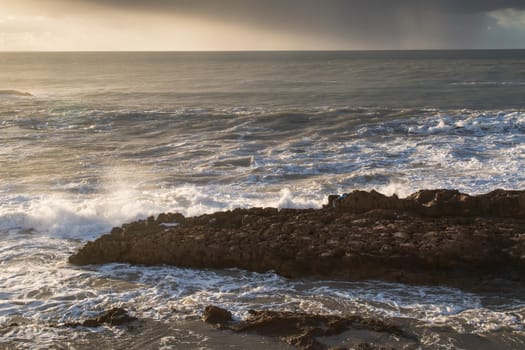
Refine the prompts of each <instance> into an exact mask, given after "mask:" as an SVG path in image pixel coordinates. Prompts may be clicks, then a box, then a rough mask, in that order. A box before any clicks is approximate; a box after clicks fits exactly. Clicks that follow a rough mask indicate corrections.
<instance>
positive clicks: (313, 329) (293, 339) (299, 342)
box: [206, 306, 417, 350]
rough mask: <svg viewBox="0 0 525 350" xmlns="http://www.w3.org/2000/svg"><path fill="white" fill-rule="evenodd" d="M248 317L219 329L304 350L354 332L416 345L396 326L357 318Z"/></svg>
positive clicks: (368, 346)
mask: <svg viewBox="0 0 525 350" xmlns="http://www.w3.org/2000/svg"><path fill="white" fill-rule="evenodd" d="M206 309H207V310H208V309H214V310H216V309H219V310H221V311H222V313H227V312H228V311H227V310H224V309H220V308H218V307H216V306H208V307H207V308H206ZM249 314H250V315H249V317H248V318H247V319H246V320H243V321H240V322H230V323H221V324H219V325H218V327H219V329H223V330H231V331H234V332H236V333H244V332H253V333H257V334H260V335H264V336H269V337H280V338H281V339H282V340H283V341H285V342H286V343H288V344H290V345H293V346H295V347H297V348H299V349H304V350H322V349H327V348H328V346H327V345H326V344H323V342H322V341H321V340H320V338H323V337H329V336H334V335H339V334H342V333H344V332H346V331H349V330H352V329H353V330H367V331H373V332H378V333H386V334H389V335H393V336H395V337H402V338H406V339H409V340H410V341H412V342H415V343H417V339H416V338H415V337H414V336H410V335H407V334H406V333H405V332H404V331H403V330H402V329H400V328H399V327H397V326H395V325H391V324H388V323H385V322H383V321H381V320H379V319H373V318H364V317H361V316H357V315H353V316H346V317H343V316H337V315H317V314H306V313H296V312H287V311H271V310H263V311H255V310H250V311H249ZM339 348H341V347H339ZM357 348H361V349H379V348H380V347H379V346H374V345H372V344H368V343H360V344H358V345H357Z"/></svg>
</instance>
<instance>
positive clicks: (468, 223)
mask: <svg viewBox="0 0 525 350" xmlns="http://www.w3.org/2000/svg"><path fill="white" fill-rule="evenodd" d="M69 261H70V262H71V263H73V264H78V265H86V264H101V263H110V262H126V263H132V264H143V265H162V264H167V265H176V266H180V267H194V268H232V267H237V268H243V269H247V270H251V271H256V272H266V271H268V270H274V271H276V272H277V273H279V274H281V275H283V276H287V277H301V276H321V277H329V278H340V279H347V280H360V279H382V280H386V281H395V282H405V283H417V284H450V285H455V286H476V285H478V284H479V283H481V281H482V280H484V279H487V278H489V279H490V278H496V277H500V276H502V275H508V276H511V277H512V278H518V279H524V275H525V273H524V271H525V270H524V269H523V268H524V267H525V192H524V191H503V190H497V191H493V192H490V193H488V194H484V195H479V196H469V195H467V194H462V193H460V192H458V191H454V190H423V191H419V192H416V193H414V194H412V195H410V196H409V197H407V198H404V199H400V198H398V197H397V196H392V197H387V196H384V195H382V194H380V193H378V192H374V191H372V192H364V191H355V192H352V193H350V194H347V195H343V196H330V197H329V203H328V204H327V205H326V206H325V207H324V208H322V209H318V210H315V209H303V210H299V209H282V210H277V209H275V208H251V209H235V210H233V211H225V212H217V213H214V214H207V215H201V216H198V217H193V218H185V217H184V216H182V215H181V214H172V213H166V214H161V215H159V216H158V217H157V218H153V217H151V218H149V219H147V220H140V221H136V222H133V223H130V224H125V225H123V226H122V227H119V228H114V229H113V230H112V231H111V233H110V234H107V235H103V236H102V237H100V238H98V239H97V240H95V241H94V242H88V243H87V244H86V245H85V246H84V247H82V248H81V249H80V250H79V251H78V253H76V254H75V255H73V256H71V257H70V259H69Z"/></svg>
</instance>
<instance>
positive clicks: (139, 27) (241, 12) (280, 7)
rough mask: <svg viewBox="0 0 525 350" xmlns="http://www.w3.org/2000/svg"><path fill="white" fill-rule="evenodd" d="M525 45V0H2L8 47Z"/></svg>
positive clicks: (0, 37)
mask: <svg viewBox="0 0 525 350" xmlns="http://www.w3.org/2000/svg"><path fill="white" fill-rule="evenodd" d="M440 48H447V49H461V48H465V49H468V48H525V0H5V1H4V0H0V50H4V51H5V50H64V51H70V50H73V51H76V50H89V51H90V50H166V51H168V50H346V49H350V50H357V49H440Z"/></svg>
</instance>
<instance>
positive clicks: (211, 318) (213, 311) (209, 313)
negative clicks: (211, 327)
mask: <svg viewBox="0 0 525 350" xmlns="http://www.w3.org/2000/svg"><path fill="white" fill-rule="evenodd" d="M202 320H203V321H204V322H206V323H216V324H223V323H228V322H230V321H233V318H232V313H231V312H230V311H228V310H225V309H222V308H220V307H217V306H213V305H209V306H206V308H205V309H204V315H203V316H202Z"/></svg>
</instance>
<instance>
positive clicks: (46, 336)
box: [0, 51, 525, 349]
mask: <svg viewBox="0 0 525 350" xmlns="http://www.w3.org/2000/svg"><path fill="white" fill-rule="evenodd" d="M17 92H29V93H31V94H32V96H24V95H21V94H19V93H17ZM423 188H456V189H459V190H461V191H464V192H467V193H471V194H477V193H484V192H488V191H490V190H494V189H497V188H504V189H525V51H395V52H389V51H378V52H243V53H239V52H224V53H124V52H123V53H0V348H23V349H25V348H28V349H38V348H41V349H47V348H50V347H51V348H64V349H66V348H77V349H88V348H92V347H93V345H94V344H95V345H96V346H97V347H99V348H122V349H123V348H126V349H130V348H133V347H132V346H130V344H139V345H140V346H139V345H137V348H141V349H142V348H151V349H158V348H163V349H194V348H202V349H221V348H223V346H224V343H222V345H221V341H224V340H219V339H220V338H217V335H216V334H215V333H213V332H212V331H209V330H208V328H206V327H201V326H198V325H199V323H195V320H196V319H197V318H198V317H199V315H200V313H201V312H202V310H203V308H204V306H206V305H207V304H210V303H213V304H216V305H221V306H225V307H227V308H229V309H232V310H233V311H234V312H235V317H238V318H240V317H244V316H245V315H246V313H247V310H248V309H250V308H271V309H287V310H296V311H308V312H323V313H334V314H350V313H354V312H357V313H360V314H364V315H373V316H379V317H384V318H396V319H403V320H406V322H407V324H410V327H412V329H413V330H414V332H415V333H417V334H418V335H419V336H420V338H421V341H422V343H421V348H422V349H441V348H442V349H456V348H464V349H523V348H525V330H524V320H525V293H524V292H523V290H516V289H514V288H503V287H502V289H501V290H498V291H497V292H479V293H473V292H468V293H467V292H464V291H460V290H457V289H452V288H445V287H417V286H406V285H399V284H387V283H382V282H375V281H368V282H359V283H357V282H334V281H319V280H315V281H313V280H293V281H290V280H286V279H284V278H281V277H279V276H277V275H275V274H272V273H271V272H268V273H267V274H255V273H247V272H244V271H239V270H227V271H210V270H189V269H178V268H174V267H149V268H146V267H137V266H129V265H124V264H111V265H106V266H91V267H87V268H77V267H73V266H70V265H68V263H67V257H68V256H69V255H70V254H71V253H73V252H74V251H76V249H78V247H80V246H81V245H82V244H83V243H84V242H85V241H86V240H89V239H94V238H96V237H98V236H99V235H101V234H103V233H106V232H108V231H109V230H110V229H111V228H112V227H113V226H117V225H121V224H123V223H126V222H129V221H132V220H135V219H138V218H144V217H147V216H150V215H156V214H159V213H161V212H167V211H171V212H181V213H183V214H184V215H187V216H193V215H198V214H202V213H209V212H213V211H217V210H226V209H232V208H236V207H252V206H263V207H264V206H277V207H280V208H284V207H292V208H294V207H295V208H308V207H314V208H317V207H320V206H321V205H322V204H323V203H325V202H326V197H327V196H328V195H329V194H337V193H343V192H349V191H351V190H354V189H376V190H378V191H380V192H382V193H385V194H389V195H390V194H393V193H397V194H398V195H400V196H405V195H408V194H410V193H411V192H413V191H416V190H418V189H423ZM502 285H505V283H503V282H502ZM113 306H122V307H125V308H126V309H128V310H130V312H131V313H132V314H134V315H136V316H138V317H140V318H147V319H150V320H152V322H153V323H152V324H155V326H151V328H150V329H147V330H143V331H141V332H142V333H140V334H141V335H140V341H139V339H135V338H133V337H134V335H133V334H130V333H129V332H128V331H125V330H118V329H117V330H116V329H112V328H104V329H102V328H99V329H95V330H88V329H81V328H79V329H64V328H54V327H50V326H49V325H50V324H56V323H63V322H69V321H75V320H78V319H82V318H86V317H90V316H93V315H96V314H97V313H98V312H100V311H102V310H105V309H108V308H110V307H113ZM14 323H16V324H17V326H10V325H12V324H14ZM267 341H268V340H265V339H262V338H260V339H259V338H254V339H252V338H249V339H244V338H242V339H241V338H235V339H233V338H232V339H229V340H228V341H227V342H226V344H229V346H231V347H230V348H236V349H243V348H246V347H249V348H251V349H258V348H260V349H265V348H268V347H271V348H277V346H280V345H278V344H279V343H275V344H273V343H272V344H268V343H265V342H267ZM247 344H249V345H247ZM387 344H390V345H391V346H396V340H395V339H390V340H388V341H387ZM282 348H285V347H282Z"/></svg>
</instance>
